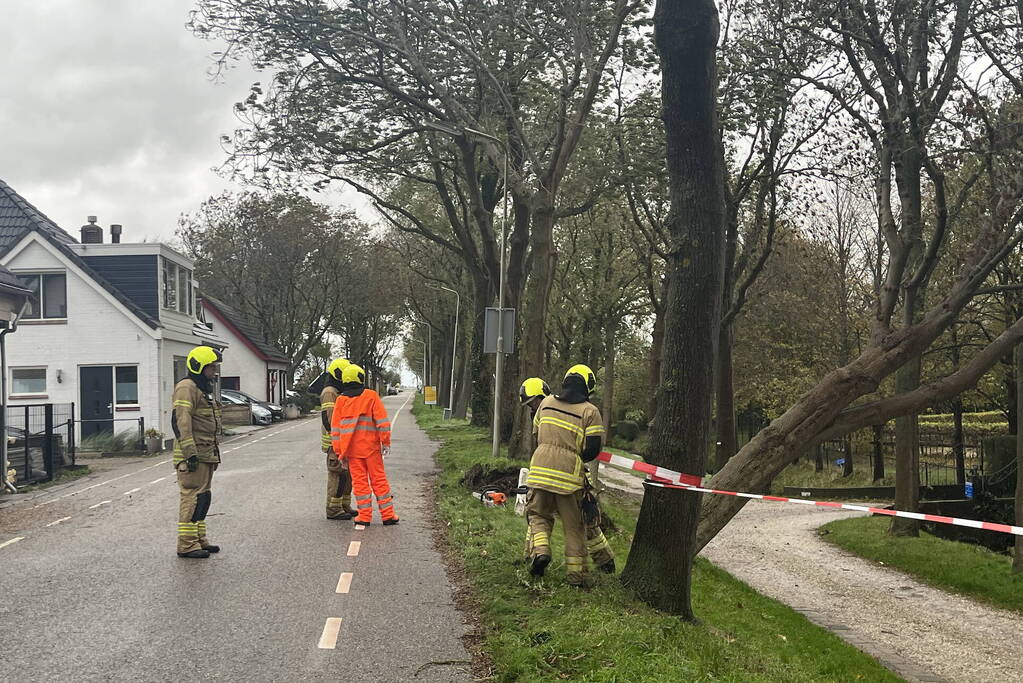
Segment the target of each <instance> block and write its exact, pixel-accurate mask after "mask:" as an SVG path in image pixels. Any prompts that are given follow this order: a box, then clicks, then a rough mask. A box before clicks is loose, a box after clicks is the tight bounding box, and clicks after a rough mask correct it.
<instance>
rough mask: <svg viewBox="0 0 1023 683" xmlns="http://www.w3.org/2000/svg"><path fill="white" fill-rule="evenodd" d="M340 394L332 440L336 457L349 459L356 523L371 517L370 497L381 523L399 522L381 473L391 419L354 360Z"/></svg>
mask: <svg viewBox="0 0 1023 683" xmlns="http://www.w3.org/2000/svg"><path fill="white" fill-rule="evenodd" d="M341 379H342V383H341V396H339V397H338V399H337V403H336V404H335V405H334V414H333V416H332V418H331V420H330V435H331V442H332V444H333V446H334V452H335V453H337V455H338V458H342V459H346V460H347V461H348V469H349V471H350V472H351V476H352V491H353V492H354V493H355V508H356V511H357V516H356V518H355V524H356V525H364V526H368V525H369V523H370V522H371V521H372V519H373V496H374V495H376V499H377V507H378V508H379V509H380V517H381V518H383V521H384V526H391V525H393V524H397V523H398V516H397V515H396V514H395V513H394V496H393V495H392V494H391V486H390V484H389V483H388V482H387V473H386V472H384V457H385V456H386V455H387V454H388V453H389V452H390V450H391V421H390V420H389V419H388V417H387V411H386V410H385V409H384V402H383V401H381V400H380V396H379V394H377V392H375V391H373V390H372V389H367V388H366V372H365V370H363V369H362V368H360V367H359V366H358V365H355V364H354V363H352V364H350V365H349V366H348V367H346V368H345V369H344V371H343V372H342V373H341Z"/></svg>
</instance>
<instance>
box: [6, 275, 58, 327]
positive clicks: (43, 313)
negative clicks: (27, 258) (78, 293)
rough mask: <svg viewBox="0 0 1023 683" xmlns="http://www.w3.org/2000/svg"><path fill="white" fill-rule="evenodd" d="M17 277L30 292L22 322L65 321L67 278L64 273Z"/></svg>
mask: <svg viewBox="0 0 1023 683" xmlns="http://www.w3.org/2000/svg"><path fill="white" fill-rule="evenodd" d="M18 277H19V278H20V279H21V281H22V282H24V283H25V286H26V287H28V288H29V289H31V290H32V294H33V299H34V301H29V304H28V306H27V307H26V308H25V315H24V316H22V319H23V320H65V319H67V276H66V275H65V274H64V273H39V274H35V273H32V274H25V273H19V274H18Z"/></svg>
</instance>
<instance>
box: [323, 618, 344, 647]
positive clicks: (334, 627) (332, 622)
mask: <svg viewBox="0 0 1023 683" xmlns="http://www.w3.org/2000/svg"><path fill="white" fill-rule="evenodd" d="M340 632H341V618H340V617H331V618H329V619H327V623H325V624H324V625H323V633H322V634H321V635H320V644H319V648H320V649H321V650H333V649H334V648H335V647H337V636H338V634H339V633H340Z"/></svg>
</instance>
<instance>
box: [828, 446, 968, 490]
mask: <svg viewBox="0 0 1023 683" xmlns="http://www.w3.org/2000/svg"><path fill="white" fill-rule="evenodd" d="M918 448H919V471H920V485H921V486H943V485H952V484H964V483H965V482H966V481H967V480H968V479H969V478H970V477H972V476H976V475H983V474H984V448H983V441H977V442H967V443H963V444H962V463H961V464H960V463H959V462H957V458H956V450H957V449H956V446H955V445H953V444H951V443H949V444H943V443H936V442H933V440H932V442H930V443H922V444H919V446H918ZM850 456H851V457H852V458H853V463H854V466H855V468H856V469H857V470H860V469H861V468H862V469H863V470H866V471H871V470H872V468H873V466H874V459H875V451H874V448H873V444H862V443H858V442H856V441H853V440H852V439H838V440H835V441H825V442H823V443H821V444H820V446H818V452H817V453H814V454H813V456H812V457H819V458H821V460H823V463H824V466H825V467H838V466H844V464H845V460H846V459H847V458H849V457H850ZM881 457H882V458H883V461H884V472H885V474H886V476H889V477H891V476H894V474H895V442H894V441H893V440H885V441H883V442H882V443H881Z"/></svg>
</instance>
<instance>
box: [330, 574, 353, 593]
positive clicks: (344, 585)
mask: <svg viewBox="0 0 1023 683" xmlns="http://www.w3.org/2000/svg"><path fill="white" fill-rule="evenodd" d="M351 587H352V573H351V572H344V573H342V574H341V578H340V579H338V580H337V590H336V591H334V592H335V593H347V592H348V591H349V590H350V589H351Z"/></svg>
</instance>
